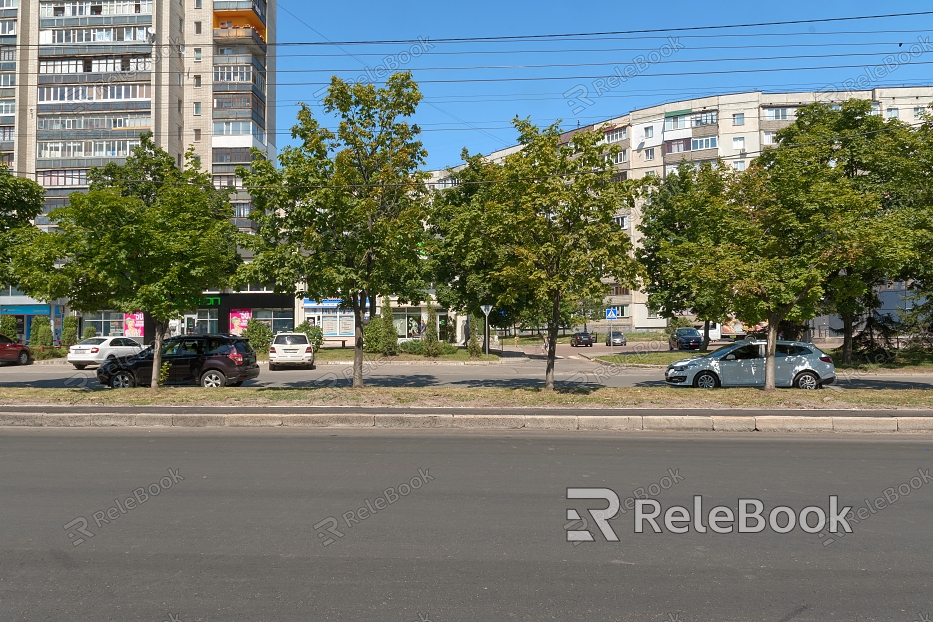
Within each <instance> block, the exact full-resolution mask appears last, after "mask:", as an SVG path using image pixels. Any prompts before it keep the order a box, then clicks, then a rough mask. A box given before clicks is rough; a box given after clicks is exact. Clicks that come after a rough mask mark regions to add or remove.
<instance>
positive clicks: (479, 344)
mask: <svg viewBox="0 0 933 622" xmlns="http://www.w3.org/2000/svg"><path fill="white" fill-rule="evenodd" d="M467 350H469V352H470V358H471V359H478V358H480V357H481V356H483V320H482V319H480V317H479V316H478V315H471V316H470V339H469V341H467Z"/></svg>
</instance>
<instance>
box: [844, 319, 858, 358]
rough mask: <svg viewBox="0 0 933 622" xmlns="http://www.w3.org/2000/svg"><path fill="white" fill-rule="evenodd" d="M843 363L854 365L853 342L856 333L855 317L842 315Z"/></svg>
mask: <svg viewBox="0 0 933 622" xmlns="http://www.w3.org/2000/svg"><path fill="white" fill-rule="evenodd" d="M841 315H842V362H843V363H845V364H847V365H848V364H851V363H852V347H853V346H852V342H853V338H854V334H853V333H854V332H855V315H853V314H852V313H842V314H841Z"/></svg>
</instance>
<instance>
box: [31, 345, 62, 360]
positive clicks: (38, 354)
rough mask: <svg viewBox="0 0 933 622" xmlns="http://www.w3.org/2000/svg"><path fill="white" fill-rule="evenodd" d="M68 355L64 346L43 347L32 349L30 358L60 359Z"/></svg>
mask: <svg viewBox="0 0 933 622" xmlns="http://www.w3.org/2000/svg"><path fill="white" fill-rule="evenodd" d="M66 356H68V350H67V349H66V348H43V349H42V350H39V349H35V348H34V349H33V350H32V358H33V359H34V360H36V361H48V360H50V359H60V358H64V357H66Z"/></svg>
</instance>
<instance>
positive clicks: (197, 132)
mask: <svg viewBox="0 0 933 622" xmlns="http://www.w3.org/2000/svg"><path fill="white" fill-rule="evenodd" d="M194 142H196V143H199V142H201V130H195V131H194Z"/></svg>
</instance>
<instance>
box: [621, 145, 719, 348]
mask: <svg viewBox="0 0 933 622" xmlns="http://www.w3.org/2000/svg"><path fill="white" fill-rule="evenodd" d="M732 178H733V173H731V172H730V169H727V168H726V167H725V166H723V165H722V163H721V162H720V163H719V164H718V165H717V166H716V167H713V166H711V165H710V164H708V163H704V164H702V165H700V166H699V167H697V166H693V165H683V166H680V167H679V168H678V170H676V171H673V172H671V173H670V174H669V175H668V176H667V177H666V178H665V179H664V180H663V181H658V182H656V183H655V184H653V185H652V186H651V187H650V188H649V189H648V193H647V197H646V201H645V206H644V208H643V210H642V212H643V217H642V221H641V224H640V225H639V230H640V231H641V232H642V234H643V235H644V237H643V238H642V244H641V247H640V248H639V249H638V252H637V254H638V259H639V261H640V262H641V263H642V265H643V266H644V268H645V273H646V274H647V277H646V279H645V290H646V293H647V294H648V304H649V305H650V306H651V307H652V308H653V309H657V311H658V313H659V314H660V315H661V316H662V317H668V318H673V317H675V316H676V315H677V314H681V313H688V312H689V313H693V314H695V315H697V316H698V317H699V318H701V319H702V320H704V321H705V329H704V343H703V349H704V350H705V349H706V348H707V346H708V345H709V322H710V321H713V322H722V321H724V320H726V318H727V317H728V315H729V314H730V312H731V311H732V287H731V285H732V284H731V282H730V281H729V278H730V274H731V272H723V271H722V270H721V264H722V263H723V262H724V261H728V260H729V258H730V257H731V255H730V248H731V241H732V236H733V234H734V231H733V229H734V227H736V226H737V223H736V222H734V221H733V219H734V217H735V215H734V214H733V213H732V210H733V208H732V206H731V205H730V197H729V192H730V188H731V182H732Z"/></svg>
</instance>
